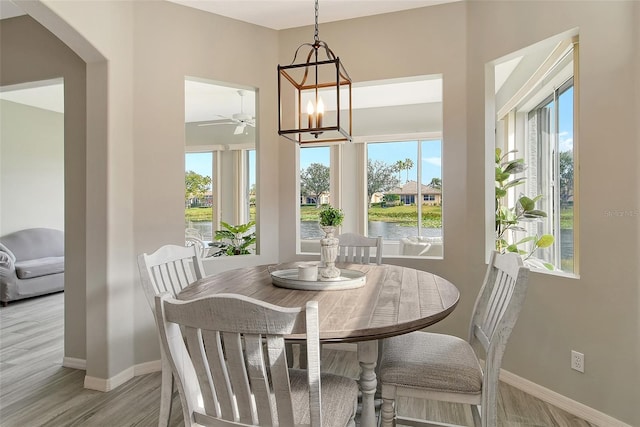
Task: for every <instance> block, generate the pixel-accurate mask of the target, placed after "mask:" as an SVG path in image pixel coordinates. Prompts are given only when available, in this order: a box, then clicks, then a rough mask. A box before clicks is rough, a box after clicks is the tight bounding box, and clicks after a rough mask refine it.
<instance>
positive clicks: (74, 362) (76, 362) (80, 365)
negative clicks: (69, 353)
mask: <svg viewBox="0 0 640 427" xmlns="http://www.w3.org/2000/svg"><path fill="white" fill-rule="evenodd" d="M62 366H64V367H65V368H71V369H80V370H83V371H86V370H87V361H86V360H84V359H77V358H75V357H66V356H65V357H63V358H62Z"/></svg>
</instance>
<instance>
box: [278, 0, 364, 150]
mask: <svg viewBox="0 0 640 427" xmlns="http://www.w3.org/2000/svg"><path fill="white" fill-rule="evenodd" d="M303 47H307V48H309V52H308V53H307V57H306V62H303V63H299V64H296V63H295V62H296V59H297V57H298V53H300V50H301V49H302V48H303ZM278 134H279V135H282V136H284V137H285V138H287V139H290V140H291V141H294V142H297V143H298V144H309V143H327V142H338V141H351V78H350V77H349V74H348V73H347V70H345V68H344V65H343V64H342V63H341V62H340V58H339V57H337V56H336V55H335V54H334V53H333V51H332V50H331V49H329V46H328V45H327V44H326V43H325V42H323V41H322V40H320V39H319V37H318V0H315V32H314V36H313V43H304V44H302V45H300V46H298V48H297V49H296V52H295V54H294V56H293V61H292V62H291V65H278Z"/></svg>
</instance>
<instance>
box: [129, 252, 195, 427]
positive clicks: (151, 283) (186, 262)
mask: <svg viewBox="0 0 640 427" xmlns="http://www.w3.org/2000/svg"><path fill="white" fill-rule="evenodd" d="M138 270H139V272H140V280H141V283H142V289H143V290H144V294H145V296H146V297H147V302H148V303H149V306H150V307H151V311H152V312H153V314H154V317H155V319H156V323H157V322H158V319H157V316H156V313H155V301H154V298H155V296H156V295H159V294H161V293H164V292H169V293H170V294H171V295H173V296H175V295H177V294H178V293H179V292H180V291H181V290H182V289H184V288H185V287H186V286H187V285H189V284H191V283H193V282H195V281H196V280H198V279H201V278H202V277H204V268H203V266H202V260H201V259H200V253H199V251H198V249H197V248H196V247H195V246H187V247H185V246H177V245H165V246H162V247H160V248H159V249H158V250H156V251H155V252H153V253H152V254H146V253H143V254H140V255H139V256H138ZM160 361H161V363H162V385H161V386H160V417H159V420H158V425H159V426H168V425H169V418H170V417H171V402H172V397H173V376H172V374H171V367H170V366H169V363H168V361H167V358H166V356H165V354H164V351H163V350H162V349H160Z"/></svg>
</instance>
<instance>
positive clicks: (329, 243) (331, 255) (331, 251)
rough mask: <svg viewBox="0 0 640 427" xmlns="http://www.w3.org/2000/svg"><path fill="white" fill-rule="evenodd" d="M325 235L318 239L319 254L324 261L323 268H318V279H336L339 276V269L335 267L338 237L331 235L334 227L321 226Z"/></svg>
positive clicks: (334, 229)
mask: <svg viewBox="0 0 640 427" xmlns="http://www.w3.org/2000/svg"><path fill="white" fill-rule="evenodd" d="M321 228H322V231H324V233H325V237H323V238H322V239H320V255H321V257H322V261H324V265H325V266H324V268H321V269H320V280H336V279H338V278H339V277H340V270H339V269H338V268H336V258H337V257H338V239H337V238H335V237H333V233H334V232H335V231H336V228H335V227H333V226H321Z"/></svg>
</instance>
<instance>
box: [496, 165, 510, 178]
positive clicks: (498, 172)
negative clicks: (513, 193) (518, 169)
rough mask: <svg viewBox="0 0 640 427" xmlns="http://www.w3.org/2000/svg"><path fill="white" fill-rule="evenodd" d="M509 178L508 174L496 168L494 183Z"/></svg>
mask: <svg viewBox="0 0 640 427" xmlns="http://www.w3.org/2000/svg"><path fill="white" fill-rule="evenodd" d="M510 176H511V174H510V173H506V172H504V171H503V170H502V169H500V168H499V167H497V166H496V181H497V182H502V181H504V180H505V179H509V177H510Z"/></svg>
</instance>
